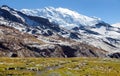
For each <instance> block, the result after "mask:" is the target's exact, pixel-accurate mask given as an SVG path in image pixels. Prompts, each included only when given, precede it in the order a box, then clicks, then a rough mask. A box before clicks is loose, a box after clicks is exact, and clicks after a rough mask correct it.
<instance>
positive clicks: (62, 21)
mask: <svg viewBox="0 0 120 76" xmlns="http://www.w3.org/2000/svg"><path fill="white" fill-rule="evenodd" d="M21 11H22V12H23V13H25V14H28V15H32V16H40V17H44V18H48V19H49V20H50V21H51V22H54V23H57V24H59V25H60V26H62V27H67V28H73V27H76V26H78V27H79V26H81V25H82V26H94V25H95V24H98V23H99V22H101V19H100V18H95V17H88V16H85V15H82V14H79V13H77V12H75V11H72V10H69V9H67V8H61V7H59V8H53V7H45V8H43V9H22V10H21Z"/></svg>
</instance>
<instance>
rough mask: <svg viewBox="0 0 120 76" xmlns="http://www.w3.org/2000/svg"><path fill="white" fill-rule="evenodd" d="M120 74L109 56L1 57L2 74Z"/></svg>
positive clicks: (30, 75) (79, 75)
mask: <svg viewBox="0 0 120 76" xmlns="http://www.w3.org/2000/svg"><path fill="white" fill-rule="evenodd" d="M7 75H10V76H120V60H119V59H109V58H86V57H81V58H5V57H3V58H0V76H7Z"/></svg>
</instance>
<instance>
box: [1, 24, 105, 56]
mask: <svg viewBox="0 0 120 76" xmlns="http://www.w3.org/2000/svg"><path fill="white" fill-rule="evenodd" d="M66 40H67V41H68V42H69V39H66ZM71 44H72V45H64V44H48V43H44V42H43V41H41V40H38V39H36V38H35V37H34V36H32V35H29V34H26V33H22V32H19V31H18V30H16V29H14V28H12V27H8V26H4V25H0V56H1V57H106V56H105V53H106V51H104V50H102V49H98V48H95V47H93V46H89V45H86V44H82V43H76V42H73V43H71Z"/></svg>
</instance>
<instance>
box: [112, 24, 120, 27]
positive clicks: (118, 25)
mask: <svg viewBox="0 0 120 76" xmlns="http://www.w3.org/2000/svg"><path fill="white" fill-rule="evenodd" d="M112 26H113V27H118V28H120V23H116V24H112Z"/></svg>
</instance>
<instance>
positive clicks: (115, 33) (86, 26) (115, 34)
mask: <svg viewBox="0 0 120 76" xmlns="http://www.w3.org/2000/svg"><path fill="white" fill-rule="evenodd" d="M21 12H23V13H24V14H28V15H31V16H39V17H44V18H48V19H49V21H50V22H53V23H56V24H58V25H59V26H60V27H63V28H65V29H68V30H70V31H74V32H77V33H79V34H81V35H83V38H82V36H79V35H78V34H77V37H78V38H79V39H81V41H85V42H87V43H89V44H92V45H94V46H97V47H99V46H100V48H104V47H105V46H104V47H103V43H98V44H97V45H96V44H95V43H97V42H103V41H105V42H107V43H109V44H112V45H114V46H116V47H119V44H120V41H119V39H120V30H119V28H116V27H114V26H111V25H110V24H108V23H105V22H104V21H102V20H101V19H100V18H95V17H88V16H85V15H81V14H79V13H77V12H75V11H72V10H69V9H66V8H53V7H45V8H43V9H22V10H21ZM67 36H68V35H67ZM86 36H87V37H91V38H93V41H92V40H88V39H85V38H84V37H86ZM65 37H66V36H65ZM72 37H73V36H72ZM87 37H86V38H87ZM86 40H88V41H86ZM94 40H99V41H95V42H94ZM91 41H92V42H91ZM105 44H106V43H105ZM106 48H107V47H106ZM119 48H120V47H119ZM105 50H106V49H105ZM109 50H110V49H109ZM117 51H118V50H117Z"/></svg>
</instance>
